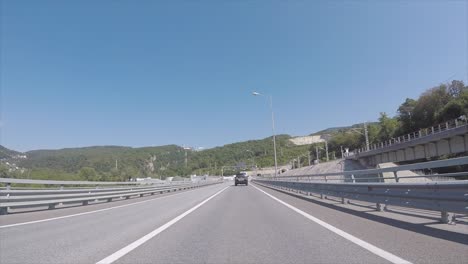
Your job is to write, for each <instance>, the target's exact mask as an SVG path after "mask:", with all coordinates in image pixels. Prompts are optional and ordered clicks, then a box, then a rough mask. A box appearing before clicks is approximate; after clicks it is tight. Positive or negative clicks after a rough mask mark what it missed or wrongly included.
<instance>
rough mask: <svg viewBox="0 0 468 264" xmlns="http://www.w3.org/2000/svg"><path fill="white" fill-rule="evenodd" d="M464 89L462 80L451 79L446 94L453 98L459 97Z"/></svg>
mask: <svg viewBox="0 0 468 264" xmlns="http://www.w3.org/2000/svg"><path fill="white" fill-rule="evenodd" d="M464 89H465V84H464V83H463V81H457V80H453V81H452V83H450V84H449V86H448V94H449V95H450V96H452V97H454V98H456V97H459V96H460V95H461V93H462V92H463V90H464Z"/></svg>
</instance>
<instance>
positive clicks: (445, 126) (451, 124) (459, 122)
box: [352, 117, 468, 154]
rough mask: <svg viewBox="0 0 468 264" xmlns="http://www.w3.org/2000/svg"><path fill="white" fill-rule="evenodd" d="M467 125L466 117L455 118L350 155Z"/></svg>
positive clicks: (357, 150)
mask: <svg viewBox="0 0 468 264" xmlns="http://www.w3.org/2000/svg"><path fill="white" fill-rule="evenodd" d="M466 125H468V121H467V119H466V117H463V118H457V119H454V120H450V121H447V122H445V123H441V124H438V125H435V126H432V127H429V128H423V129H420V130H418V131H414V132H412V133H409V134H406V135H402V136H399V137H396V138H391V139H389V140H385V141H382V142H379V143H377V144H371V145H369V150H367V149H366V148H365V147H363V148H359V149H356V150H354V151H353V152H352V153H354V154H359V153H363V152H367V151H372V150H377V149H383V148H386V147H390V146H394V145H397V144H402V143H406V142H410V141H413V140H416V139H420V138H424V137H428V136H431V135H434V134H439V133H442V132H445V131H448V130H452V129H456V128H459V127H462V126H466Z"/></svg>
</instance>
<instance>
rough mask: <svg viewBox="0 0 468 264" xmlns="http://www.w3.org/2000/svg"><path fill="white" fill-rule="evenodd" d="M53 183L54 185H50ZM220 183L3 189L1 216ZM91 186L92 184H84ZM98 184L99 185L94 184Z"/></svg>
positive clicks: (63, 183) (65, 183)
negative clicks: (20, 210) (11, 210)
mask: <svg viewBox="0 0 468 264" xmlns="http://www.w3.org/2000/svg"><path fill="white" fill-rule="evenodd" d="M0 180H3V181H2V182H3V183H7V184H8V183H27V184H32V183H35V184H44V183H43V182H49V183H47V184H55V185H62V186H63V185H76V183H77V182H76V181H75V182H72V181H41V180H20V179H13V180H14V181H11V179H4V178H2V179H0ZM50 182H52V183H50ZM221 182H222V178H220V180H207V181H197V182H181V183H175V184H155V185H153V186H148V185H147V186H143V187H131V188H128V187H124V188H101V189H90V188H87V189H82V188H80V189H63V188H62V189H31V190H12V189H6V190H0V214H8V209H9V208H25V207H27V208H33V207H37V206H48V208H49V209H54V208H55V207H56V206H57V205H63V204H82V205H88V204H89V202H94V201H96V202H97V201H107V202H111V201H112V200H113V199H129V198H131V197H143V196H144V195H154V194H156V193H164V192H171V191H178V190H185V189H192V188H197V187H201V186H206V185H211V184H217V183H221ZM80 183H82V184H83V183H84V184H86V183H89V182H80ZM92 183H95V182H92ZM100 183H101V184H100V185H113V184H114V183H109V182H106V183H104V182H100Z"/></svg>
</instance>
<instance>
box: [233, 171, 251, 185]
mask: <svg viewBox="0 0 468 264" xmlns="http://www.w3.org/2000/svg"><path fill="white" fill-rule="evenodd" d="M248 179H249V176H247V173H245V172H240V173H238V174H236V177H234V184H235V185H236V186H237V184H245V186H247V185H249V180H248Z"/></svg>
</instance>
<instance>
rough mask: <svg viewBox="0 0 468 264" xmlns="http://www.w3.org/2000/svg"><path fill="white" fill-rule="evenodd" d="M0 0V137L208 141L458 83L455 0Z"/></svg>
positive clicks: (361, 115)
mask: <svg viewBox="0 0 468 264" xmlns="http://www.w3.org/2000/svg"><path fill="white" fill-rule="evenodd" d="M0 1H1V42H0V44H1V47H0V48H1V61H0V62H1V72H0V73H1V83H0V84H1V124H0V126H1V127H0V129H1V137H0V144H2V145H5V146H7V147H9V148H12V149H15V150H20V151H26V150H32V149H39V148H48V149H51V148H52V149H54V148H63V147H79V146H91V145H125V146H135V147H138V146H157V145H165V144H178V145H187V146H195V147H213V146H219V145H224V144H228V143H232V142H237V141H243V140H248V139H257V138H264V137H267V136H270V135H271V119H270V113H269V108H268V103H267V100H265V99H266V98H262V97H254V96H251V92H252V91H253V90H258V91H260V92H263V93H266V94H271V95H273V103H274V111H275V115H276V125H277V132H278V134H281V133H287V134H290V135H307V134H310V133H313V132H316V131H318V130H321V129H325V128H328V127H334V126H344V125H351V124H355V123H359V122H364V121H373V120H376V119H377V118H378V115H379V112H387V113H389V114H390V115H395V114H396V109H397V108H398V106H399V105H400V104H401V103H402V102H403V101H404V100H405V98H406V97H412V98H415V97H417V96H418V95H419V94H420V93H421V92H423V91H424V90H426V89H428V88H431V87H433V86H436V85H438V84H440V83H442V82H445V81H448V80H449V79H458V80H463V81H465V83H466V82H467V78H468V77H467V76H468V70H467V60H468V55H467V49H468V44H467V34H468V33H467V32H468V28H467V24H468V19H467V13H468V7H467V2H466V1H443V0H441V1H431V0H427V1H422V0H421V1H418V0H406V1H404V0H402V1H393V0H388V1H385V0H383V1H365V0H362V1H359V0H356V1H351V0H343V1H339V0H337V1H260V0H258V1H244V0H239V1H227V0H226V1H214V0H213V1H158V0H153V1H142V0H141V1H94V0H84V1H59V0H57V1H46V0H41V1H36V0H32V1H26V0H20V1H16V0H0Z"/></svg>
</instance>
